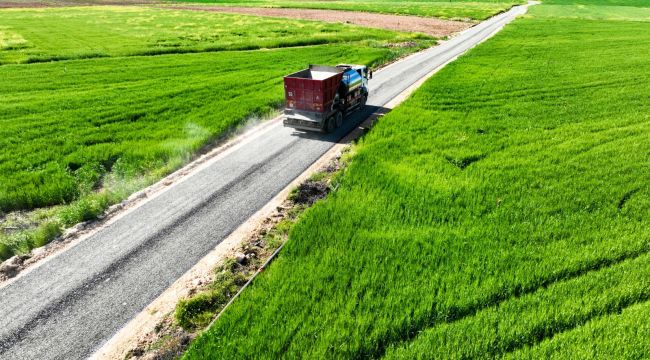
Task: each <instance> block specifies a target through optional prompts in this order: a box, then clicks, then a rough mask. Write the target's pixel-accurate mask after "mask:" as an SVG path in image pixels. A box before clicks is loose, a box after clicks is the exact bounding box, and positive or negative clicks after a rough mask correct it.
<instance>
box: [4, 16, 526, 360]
mask: <svg viewBox="0 0 650 360" xmlns="http://www.w3.org/2000/svg"><path fill="white" fill-rule="evenodd" d="M525 11H526V8H525V7H523V6H522V7H515V8H513V9H512V10H510V11H509V12H507V13H504V14H501V15H499V16H497V17H495V18H492V19H490V20H488V21H486V22H484V23H481V24H479V25H477V26H475V27H473V28H471V29H469V30H467V31H465V32H464V33H462V34H461V35H459V36H457V37H455V38H453V39H452V40H450V41H448V42H445V43H444V44H442V45H440V46H438V47H435V48H432V49H429V50H426V51H424V52H421V53H418V54H416V55H414V56H411V57H409V58H406V59H404V60H402V61H400V62H398V63H395V64H393V65H390V66H388V67H386V68H385V69H383V70H381V71H377V72H376V73H375V74H374V78H373V79H372V80H371V81H370V88H371V89H370V90H371V96H370V99H369V101H368V104H369V105H371V106H369V107H368V109H366V110H365V111H359V112H357V113H356V114H355V115H354V116H352V117H351V118H350V119H349V120H348V121H347V122H346V125H345V126H344V127H343V128H341V129H340V131H337V132H336V133H334V134H330V135H314V134H302V133H298V132H295V131H293V130H291V129H287V128H283V127H282V126H281V124H279V123H278V124H276V125H272V126H269V127H268V128H267V129H265V130H263V131H261V132H259V133H258V134H256V135H255V136H254V138H253V139H251V140H250V141H246V143H245V144H244V145H242V146H239V147H237V148H235V149H234V150H233V151H231V152H230V153H228V155H227V156H224V157H223V158H220V159H219V160H218V161H215V162H214V163H213V164H212V165H211V166H209V167H207V168H205V169H203V170H202V171H200V172H198V173H196V174H195V175H193V176H192V177H190V178H188V179H186V180H185V181H182V182H179V183H178V184H175V185H173V186H172V187H171V188H170V189H169V190H168V191H166V192H164V193H162V194H161V195H160V196H158V197H155V198H153V199H151V200H150V201H148V202H146V203H144V204H143V205H142V206H140V207H138V208H137V209H135V210H133V211H132V212H130V213H129V214H128V215H126V216H124V217H122V218H121V219H119V220H118V221H116V222H114V223H113V224H111V225H109V226H108V227H106V228H104V229H103V230H101V231H99V232H98V233H96V234H95V235H93V236H91V237H90V238H88V239H86V240H84V241H82V242H79V243H78V244H77V245H75V246H73V247H71V248H69V249H68V250H67V251H65V252H63V253H61V254H59V255H57V256H56V257H54V258H52V259H49V261H46V262H44V263H43V264H42V265H41V266H39V267H37V268H35V269H33V270H32V271H31V272H29V273H26V274H25V275H24V276H22V277H21V278H19V279H17V280H16V281H15V282H13V283H10V284H9V285H7V286H5V287H3V288H1V289H0V308H1V309H0V314H1V317H0V358H1V359H78V358H85V357H87V356H89V355H90V354H92V353H93V352H94V350H96V349H98V348H99V347H100V346H101V345H102V344H103V343H104V342H106V341H107V340H108V339H110V338H111V337H112V335H114V334H115V333H116V332H117V331H118V330H119V329H121V328H122V327H123V326H124V325H125V324H126V323H127V322H128V321H129V320H130V319H132V318H133V317H135V316H136V315H137V314H138V313H139V312H140V311H141V310H143V309H144V308H145V307H146V306H147V305H148V304H149V303H150V302H151V301H153V300H154V299H155V298H156V297H157V296H158V295H159V294H161V293H162V292H163V291H164V290H165V289H166V288H168V287H169V286H170V285H171V284H172V283H173V282H174V281H175V280H176V279H178V278H179V277H180V276H181V275H183V274H184V273H185V272H186V271H187V270H189V269H190V268H191V267H192V266H193V265H194V264H195V263H196V262H198V261H199V260H200V259H201V258H202V257H203V256H205V255H206V254H207V253H208V252H210V251H211V250H212V249H213V248H214V247H215V246H216V245H217V244H219V243H220V242H221V241H222V240H223V239H224V238H226V237H227V236H228V235H229V234H230V233H231V232H232V231H233V230H235V229H236V228H237V227H238V226H239V225H240V224H242V223H243V222H245V221H246V220H247V219H248V218H249V217H250V216H251V215H253V214H254V213H255V212H256V211H257V210H258V209H260V208H262V207H263V206H264V205H265V204H266V203H267V202H268V201H270V200H271V199H272V198H273V197H274V195H275V194H277V193H278V192H280V191H281V190H282V189H283V188H284V187H285V186H287V185H288V184H289V183H290V182H291V181H292V180H293V179H294V178H296V177H297V176H298V175H299V174H300V173H302V172H303V171H304V170H306V169H307V168H308V167H309V166H310V165H311V164H312V163H313V162H314V161H316V160H317V159H318V158H319V157H320V156H321V155H322V154H324V153H325V152H326V151H327V150H328V149H329V148H330V147H331V146H333V144H334V143H336V142H337V141H338V140H339V139H341V138H342V137H343V136H344V135H345V134H346V133H347V132H349V131H350V130H351V129H352V128H353V127H354V126H355V124H356V123H357V122H359V121H361V120H363V119H365V118H366V117H367V116H368V115H370V113H371V112H372V111H373V110H376V109H377V107H382V106H383V105H385V104H386V103H387V102H388V101H390V100H391V99H393V98H394V97H395V96H397V95H398V94H400V93H401V92H402V91H404V90H405V89H407V88H408V87H409V86H410V85H412V84H413V83H415V82H417V81H418V80H419V79H420V78H422V77H423V76H425V75H427V74H428V73H430V72H431V71H432V70H434V69H435V68H437V67H439V66H441V65H443V64H445V63H447V62H448V61H450V60H452V59H453V58H455V57H456V56H458V55H460V54H462V53H463V52H465V51H466V50H468V49H469V48H471V47H473V46H474V45H476V44H477V43H479V42H481V41H482V40H484V39H485V38H487V37H488V36H489V35H491V34H493V33H494V32H495V31H497V30H498V29H499V28H501V27H502V26H503V25H505V24H506V23H508V22H510V21H512V20H513V19H514V18H515V17H516V16H517V15H520V14H523V13H524V12H525Z"/></svg>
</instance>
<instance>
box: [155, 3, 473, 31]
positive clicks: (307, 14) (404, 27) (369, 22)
mask: <svg viewBox="0 0 650 360" xmlns="http://www.w3.org/2000/svg"><path fill="white" fill-rule="evenodd" d="M166 8H169V9H176V10H196V11H213V12H222V13H234V14H245V15H255V16H270V17H281V18H291V19H303V20H318V21H325V22H335V23H347V24H353V25H358V26H364V27H373V28H382V29H389V30H395V31H406V32H419V33H423V34H427V35H431V36H434V37H438V38H440V37H445V36H450V35H452V34H455V33H457V32H459V31H463V30H465V29H468V28H470V27H472V26H473V25H474V23H472V22H464V21H452V20H441V19H435V18H425V17H419V16H404V15H387V14H374V13H367V12H354V11H341V10H313V9H280V8H250V7H231V6H204V5H183V6H176V5H174V6H169V7H166Z"/></svg>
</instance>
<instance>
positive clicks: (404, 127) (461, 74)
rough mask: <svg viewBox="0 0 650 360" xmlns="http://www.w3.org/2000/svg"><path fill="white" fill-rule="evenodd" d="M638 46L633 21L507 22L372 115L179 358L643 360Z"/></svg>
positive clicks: (642, 110) (644, 165)
mask: <svg viewBox="0 0 650 360" xmlns="http://www.w3.org/2000/svg"><path fill="white" fill-rule="evenodd" d="M541 7H544V5H541ZM567 9H568V10H570V9H571V8H567ZM536 11H537V10H536ZM539 11H542V10H541V9H540V10H539ZM648 53H650V23H647V22H634V21H592V20H574V19H552V18H549V17H548V16H545V17H543V18H537V17H535V16H527V17H526V18H524V19H519V20H517V21H516V22H514V23H513V24H511V25H508V26H507V27H506V28H505V29H504V30H503V31H502V32H501V33H499V34H498V35H496V36H495V37H494V38H492V39H491V40H489V41H488V42H486V43H485V44H483V45H480V46H479V47H477V48H476V49H474V50H472V51H471V52H470V54H468V55H466V56H463V57H461V58H460V59H459V60H457V61H456V62H454V63H452V64H451V65H449V66H448V67H446V68H445V69H443V70H442V71H440V72H439V73H438V74H436V75H435V76H434V77H432V78H431V79H430V80H429V81H427V82H426V83H425V85H424V86H423V87H422V88H420V89H419V90H418V91H417V92H416V93H415V94H414V95H413V96H412V97H411V98H410V99H409V100H407V102H406V103H404V104H403V105H401V106H400V107H398V108H397V109H395V110H394V111H393V112H391V113H389V114H388V115H387V116H385V117H384V118H382V119H381V120H380V121H379V123H378V125H376V127H375V128H373V130H372V131H371V132H370V133H369V134H368V135H367V136H366V137H365V138H364V140H363V141H362V142H361V143H360V145H358V146H357V147H356V148H355V151H356V155H355V156H354V157H353V158H352V162H351V165H350V166H349V167H348V168H347V169H346V170H345V172H344V173H343V174H341V175H340V177H339V178H338V182H337V185H336V186H337V191H335V192H333V193H332V194H331V195H330V196H329V197H328V198H327V199H326V200H324V201H322V202H320V203H318V204H317V205H316V206H314V207H313V208H311V209H309V210H308V211H307V212H306V213H305V214H304V216H303V217H302V218H301V219H300V220H299V222H298V223H297V224H296V225H295V227H294V228H293V229H292V231H291V233H290V238H289V240H288V242H287V245H286V246H285V248H284V249H283V251H282V252H281V253H280V256H279V257H278V259H277V260H276V261H275V262H274V263H273V264H272V265H271V267H270V268H269V269H267V270H266V271H265V272H264V273H263V274H262V275H261V276H260V277H258V278H257V279H256V281H255V282H254V284H253V286H252V287H249V288H248V289H247V290H246V292H244V293H243V295H242V296H241V297H240V298H239V299H238V300H237V301H236V302H235V303H234V304H233V306H232V307H230V308H229V309H228V310H227V311H226V313H225V314H224V315H223V316H222V317H221V318H220V319H219V320H218V321H217V322H216V324H215V325H214V326H213V327H212V328H211V329H210V330H208V331H207V332H205V333H204V334H203V335H202V336H201V337H199V338H198V340H197V341H195V343H194V344H193V345H192V346H191V348H190V350H189V351H188V353H187V354H186V356H185V359H203V358H280V357H284V358H381V357H384V358H393V359H429V358H431V359H434V358H436V359H461V358H499V357H512V358H534V359H536V358H561V359H565V358H571V359H578V358H579V359H593V358H603V359H609V358H647V357H649V356H650V347H649V346H648V341H647V340H648V339H649V338H650V328H649V327H648V326H647V323H648V314H649V310H648V309H649V308H648V304H649V300H650V280H649V278H648V276H647V274H648V272H649V271H650V223H649V219H650V185H649V183H648V174H650V142H649V141H648V133H649V131H650V102H648V99H649V98H650V82H649V81H648V80H650V62H648V61H647V59H648V58H647V54H648Z"/></svg>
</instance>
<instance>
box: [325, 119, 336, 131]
mask: <svg viewBox="0 0 650 360" xmlns="http://www.w3.org/2000/svg"><path fill="white" fill-rule="evenodd" d="M334 130H336V116H332V117H330V118H329V119H327V122H326V123H325V132H326V133H328V134H329V133H332V132H334Z"/></svg>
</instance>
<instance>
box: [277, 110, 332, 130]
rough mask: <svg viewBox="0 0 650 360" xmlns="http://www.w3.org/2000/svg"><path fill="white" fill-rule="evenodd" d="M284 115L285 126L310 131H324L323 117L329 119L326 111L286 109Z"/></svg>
mask: <svg viewBox="0 0 650 360" xmlns="http://www.w3.org/2000/svg"><path fill="white" fill-rule="evenodd" d="M284 116H285V117H284V121H283V124H284V126H287V127H292V128H294V129H300V130H309V131H323V123H324V121H323V119H327V117H326V114H324V113H317V112H309V111H295V110H285V112H284Z"/></svg>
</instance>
